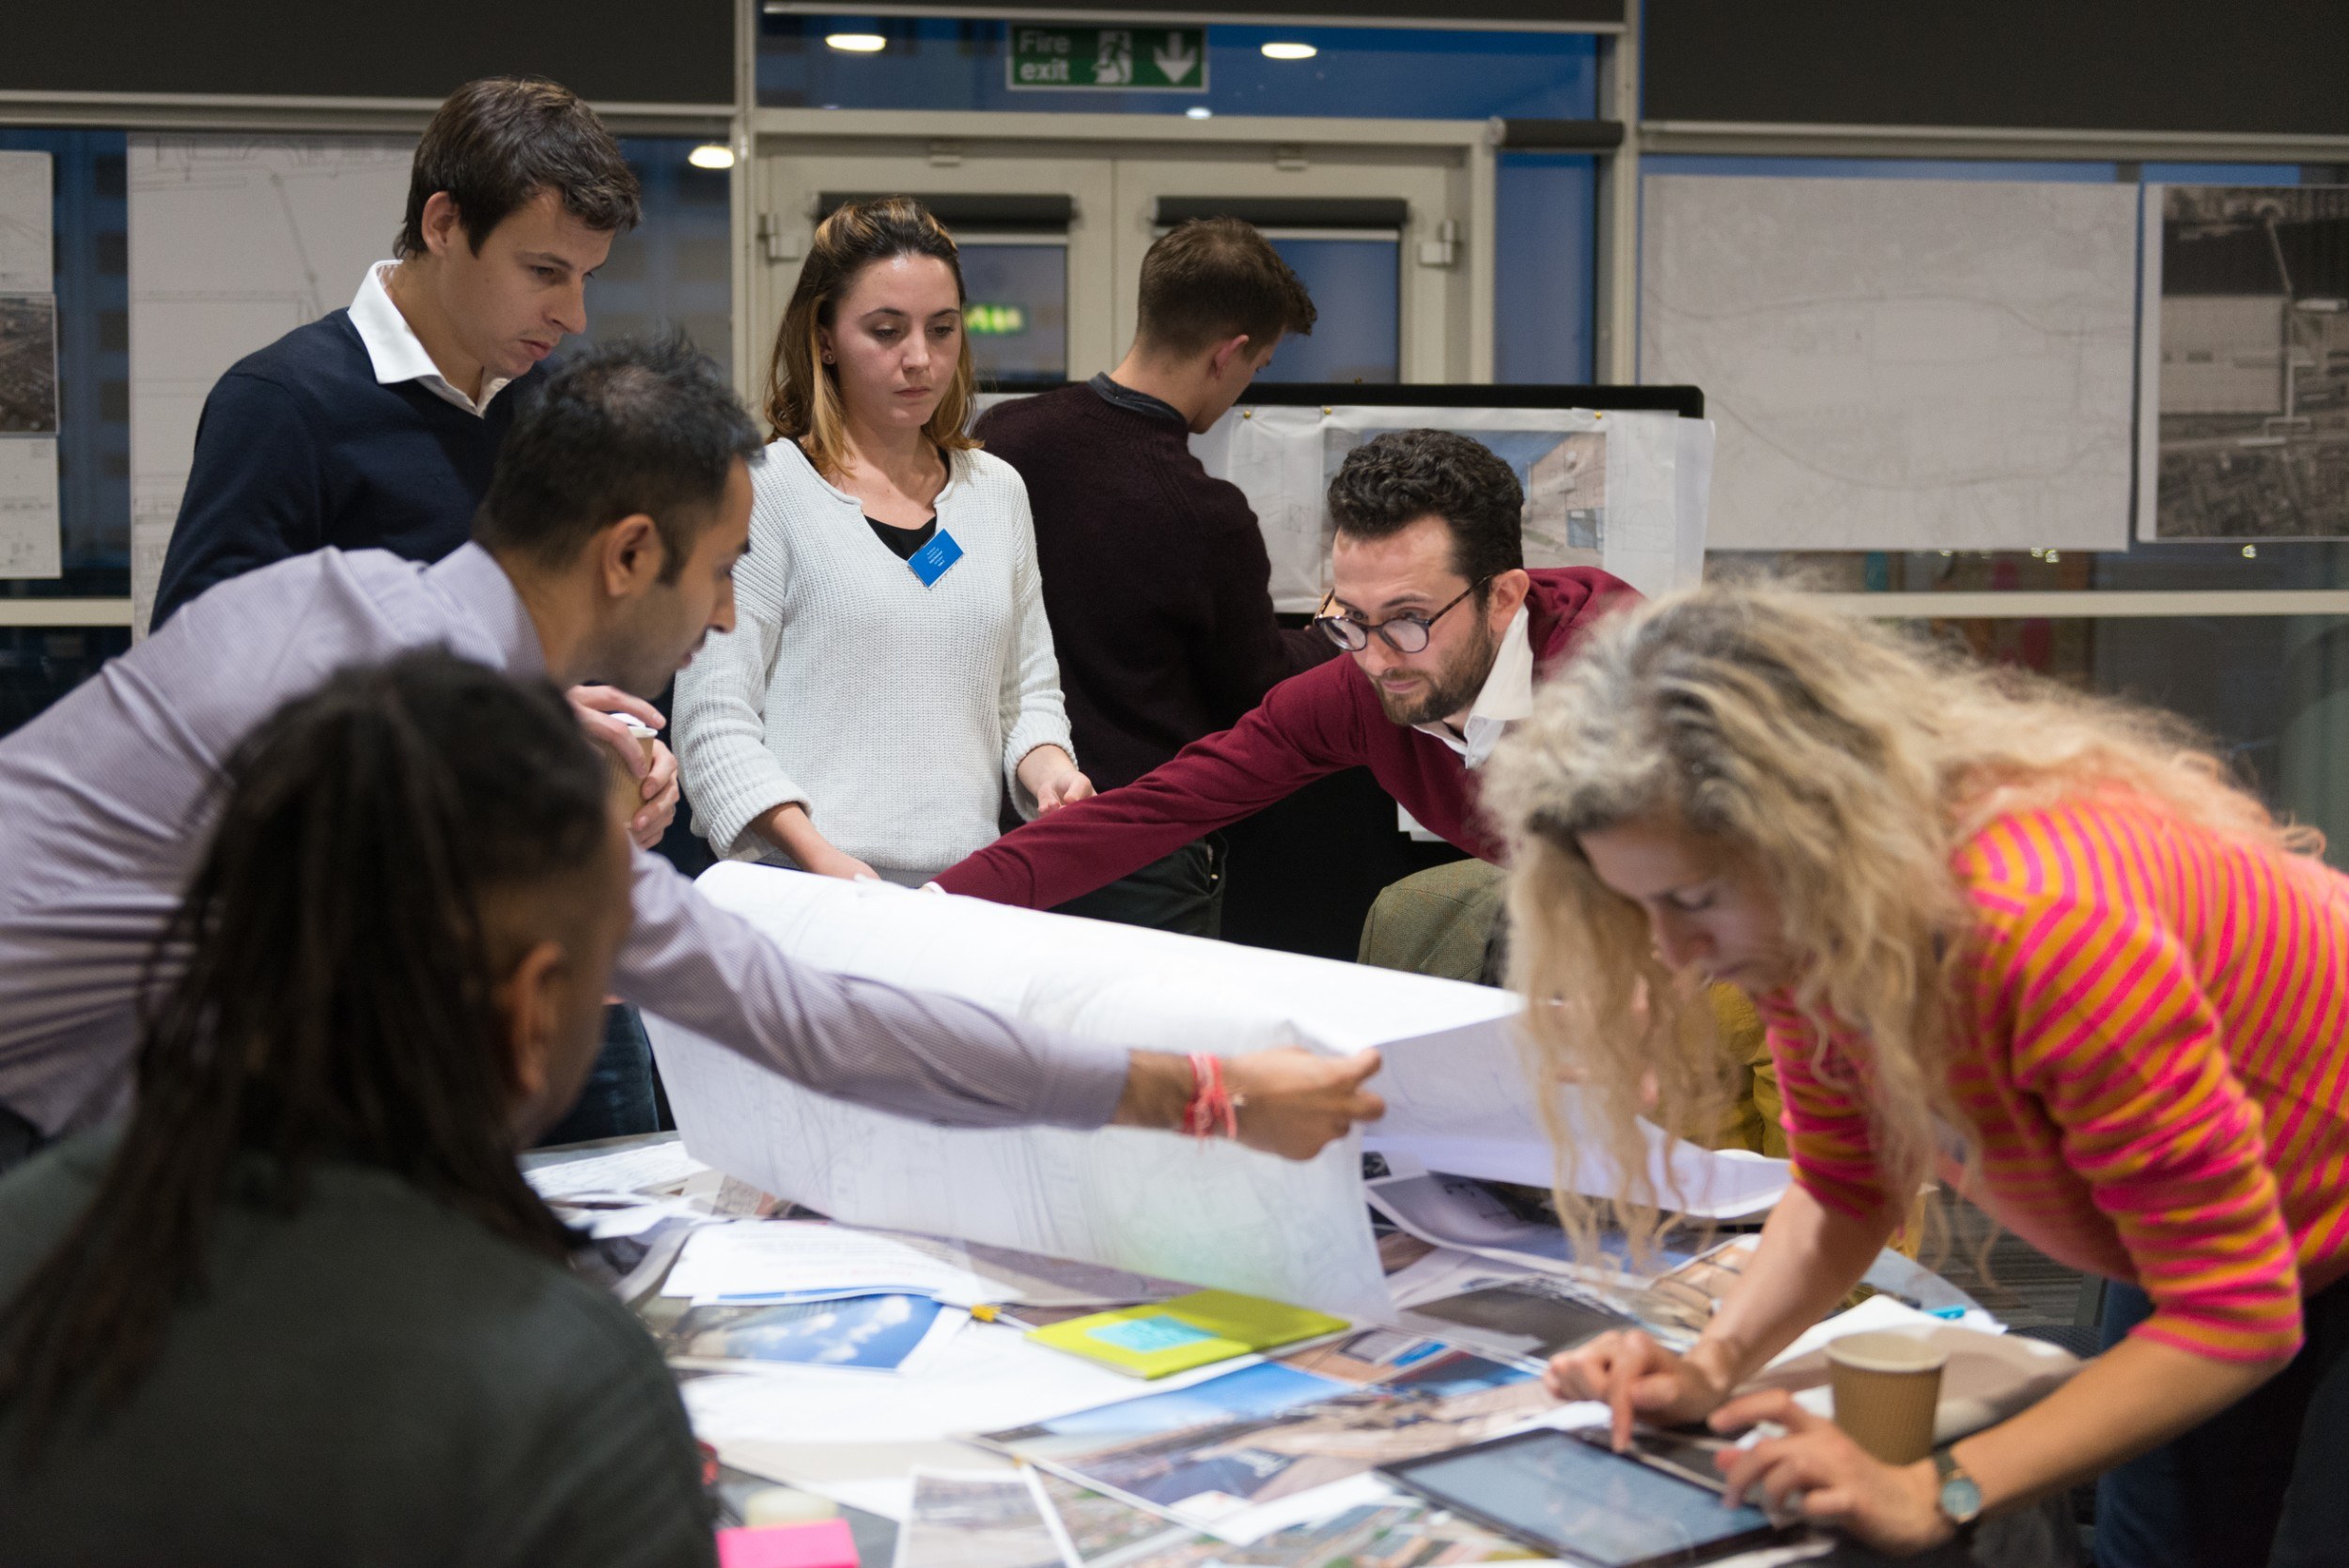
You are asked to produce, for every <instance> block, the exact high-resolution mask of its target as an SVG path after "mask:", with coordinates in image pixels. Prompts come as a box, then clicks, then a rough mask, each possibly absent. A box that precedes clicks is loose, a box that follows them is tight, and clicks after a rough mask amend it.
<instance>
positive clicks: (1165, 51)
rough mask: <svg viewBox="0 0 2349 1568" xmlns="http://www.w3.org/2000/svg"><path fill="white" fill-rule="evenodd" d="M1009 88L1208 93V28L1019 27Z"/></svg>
mask: <svg viewBox="0 0 2349 1568" xmlns="http://www.w3.org/2000/svg"><path fill="white" fill-rule="evenodd" d="M1003 77H1004V85H1007V86H1010V87H1012V88H1015V89H1019V88H1026V89H1029V90H1032V91H1044V92H1049V91H1051V90H1053V89H1055V88H1071V87H1073V88H1079V89H1081V90H1083V91H1086V92H1097V91H1099V90H1100V89H1102V88H1104V87H1108V88H1112V89H1115V90H1117V91H1121V92H1124V91H1131V90H1139V91H1142V92H1190V93H1195V92H1205V91H1206V87H1207V30H1206V28H1205V27H1057V26H1029V25H1026V24H1025V23H1013V24H1012V28H1011V52H1010V53H1009V54H1006V55H1005V56H1004V57H1003Z"/></svg>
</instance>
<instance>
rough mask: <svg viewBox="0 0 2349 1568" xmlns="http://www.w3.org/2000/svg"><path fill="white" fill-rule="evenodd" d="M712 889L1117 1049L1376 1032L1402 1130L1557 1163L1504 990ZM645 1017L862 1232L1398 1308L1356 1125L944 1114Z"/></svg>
mask: <svg viewBox="0 0 2349 1568" xmlns="http://www.w3.org/2000/svg"><path fill="white" fill-rule="evenodd" d="M698 885H699V887H700V890H701V892H702V893H703V894H704V895H705V896H707V897H708V898H709V899H710V900H711V901H712V902H713V903H715V904H717V905H719V906H720V907H721V908H726V909H730V910H732V911H733V912H735V913H736V914H739V915H740V916H742V917H743V918H745V919H746V920H748V921H750V922H751V923H752V924H754V925H755V926H757V927H758V928H759V929H760V930H761V931H763V932H765V933H766V934H767V935H768V936H770V938H772V939H774V940H775V941H776V943H777V944H778V945H780V946H781V947H782V948H783V950H784V951H785V952H786V953H787V954H789V955H791V956H792V957H793V958H795V959H797V960H799V961H800V962H801V963H804V964H807V965H810V966H812V967H814V968H817V969H820V970H831V971H833V972H836V973H843V974H853V975H859V976H863V977H865V978H868V979H874V980H883V981H888V982H890V983H892V984H894V985H899V986H906V987H908V988H910V989H916V990H924V991H929V992H933V993H937V994H940V995H944V996H951V997H956V998H959V999H961V1000H963V1001H973V1002H977V1003H979V1004H980V1005H982V1006H986V1007H989V1008H992V1009H994V1010H996V1011H998V1012H1001V1013H1004V1014H1007V1015H1010V1016H1013V1017H1021V1018H1025V1019H1028V1020H1030V1021H1033V1022H1035V1023H1040V1024H1045V1025H1049V1026H1050V1027H1052V1028H1055V1029H1059V1030H1063V1031H1066V1032H1069V1033H1072V1034H1078V1035H1082V1036H1087V1037H1090V1038H1093V1039H1097V1040H1103V1041H1107V1042H1110V1043H1112V1044H1114V1045H1121V1046H1127V1047H1130V1048H1143V1049H1155V1050H1168V1051H1176V1052H1189V1051H1196V1050H1208V1051H1214V1052H1216V1053H1217V1054H1219V1055H1222V1056H1226V1057H1230V1056H1243V1055H1246V1054H1248V1053H1250V1052H1252V1051H1257V1050H1263V1049H1266V1048H1270V1047H1274V1046H1281V1045H1290V1044H1296V1045H1302V1046H1305V1047H1307V1048H1312V1049H1315V1050H1318V1051H1322V1052H1325V1053H1329V1054H1332V1055H1350V1054H1352V1053H1354V1052H1357V1051H1361V1050H1364V1049H1368V1048H1373V1047H1377V1048H1380V1049H1381V1050H1382V1051H1383V1052H1384V1054H1385V1056H1386V1059H1387V1063H1388V1065H1387V1068H1386V1070H1385V1071H1384V1072H1382V1073H1381V1075H1380V1076H1379V1078H1378V1079H1377V1080H1375V1081H1374V1084H1373V1087H1375V1088H1377V1089H1378V1090H1379V1091H1380V1092H1381V1093H1382V1094H1385V1095H1386V1096H1387V1100H1388V1105H1389V1114H1388V1116H1387V1119H1386V1121H1385V1122H1383V1123H1381V1124H1379V1125H1378V1126H1377V1128H1376V1135H1377V1139H1378V1141H1379V1142H1380V1144H1381V1146H1384V1147H1387V1148H1391V1149H1392V1150H1394V1151H1396V1152H1398V1153H1400V1154H1405V1155H1408V1156H1411V1157H1417V1158H1422V1159H1425V1158H1428V1157H1431V1156H1432V1157H1435V1158H1436V1159H1438V1160H1439V1161H1440V1162H1441V1163H1440V1164H1439V1165H1438V1168H1439V1169H1443V1170H1457V1171H1459V1172H1461V1173H1464V1174H1470V1175H1479V1174H1483V1175H1494V1176H1508V1177H1511V1178H1512V1179H1517V1180H1532V1181H1537V1182H1543V1183H1546V1182H1547V1181H1548V1179H1549V1178H1548V1171H1549V1170H1550V1168H1551V1166H1550V1156H1549V1153H1548V1146H1547V1143H1546V1142H1545V1141H1544V1138H1543V1134H1542V1132H1541V1128H1540V1126H1539V1118H1538V1112H1537V1110H1536V1109H1535V1107H1534V1105H1533V1103H1532V1087H1531V1080H1530V1079H1529V1078H1528V1076H1527V1074H1526V1072H1525V1070H1524V1066H1523V1064H1522V1062H1521V1060H1520V1057H1519V1054H1518V1048H1517V1044H1516V1041H1515V1038H1514V1034H1513V1031H1512V1030H1511V1028H1510V1024H1511V1021H1512V1020H1513V1019H1514V1018H1515V1017H1516V1016H1517V1012H1518V1010H1519V1009H1518V1003H1517V1000H1516V999H1515V998H1514V997H1512V996H1511V995H1510V994H1509V993H1507V992H1504V991H1498V990H1493V989H1490V988H1487V987H1486V986H1469V985H1463V984H1460V983H1459V982H1456V981H1449V980H1436V979H1431V978H1428V977H1426V976H1423V975H1413V974H1405V973H1400V972H1397V971H1395V970H1381V969H1372V968H1367V967H1364V966H1361V965H1355V964H1346V963H1338V962H1334V961H1331V960H1329V959H1323V958H1307V957H1300V956H1298V955H1294V954H1286V953H1276V952H1272V951H1270V950H1268V949H1263V948H1252V947H1243V946H1239V945H1237V944H1236V943H1226V942H1218V941H1208V940H1205V939H1198V938H1191V937H1177V936H1170V935H1168V934H1166V933H1163V932H1157V931H1145V930H1141V929H1138V928H1136V927H1133V926H1126V925H1112V924H1104V923H1102V922H1098V921H1090V920H1079V919H1075V918H1073V917H1070V916H1066V915H1053V914H1047V913H1043V912H1040V911H1036V910H1030V909H1017V908H1007V907H1005V906H1003V905H998V904H989V903H987V902H984V901H982V900H977V899H967V898H956V897H951V896H941V895H940V894H937V893H912V892H909V891H907V890H905V889H902V888H897V887H893V886H890V885H888V884H885V883H848V882H841V881H836V880H833V879H831V878H828V877H810V876H803V875H801V874H799V873H796V872H789V871H781V870H776V869H774V868H771V867H765V866H753V865H743V864H739V863H728V864H723V865H719V866H716V867H714V868H712V869H711V870H710V871H708V873H706V874H705V875H704V876H703V877H702V878H701V880H700V883H699V884H698ZM646 1024H647V1026H648V1028H649V1031H650V1032H651V1035H652V1042H653V1048H654V1050H655V1052H656V1054H657V1055H658V1056H659V1058H660V1062H661V1078H662V1079H663V1081H664V1083H665V1084H666V1086H667V1089H668V1094H669V1101H670V1104H671V1106H672V1108H673V1109H674V1110H675V1111H676V1113H677V1126H678V1129H679V1130H680V1131H681V1132H682V1134H683V1135H684V1140H685V1143H686V1146H687V1147H688V1148H689V1149H690V1150H691V1151H692V1153H693V1154H694V1155H695V1156H696V1157H699V1158H701V1159H704V1160H707V1161H708V1162H709V1163H710V1164H711V1165H714V1166H716V1167H717V1168H719V1169H720V1170H722V1171H724V1172H727V1173H728V1174H730V1175H734V1176H737V1177H739V1178H740V1179H741V1180H743V1181H746V1182H751V1183H754V1185H756V1186H757V1187H759V1188H762V1189H763V1190H765V1191H768V1192H771V1193H773V1194H775V1195H776V1196H778V1197H784V1198H790V1199H793V1200H796V1201H797V1202H800V1203H806V1204H808V1205H810V1206H812V1207H814V1208H817V1209H818V1210H821V1211H822V1212H824V1213H826V1214H829V1215H831V1216H832V1217H833V1218H834V1219H840V1220H843V1221H846V1222H848V1223H852V1224H859V1225H873V1226H882V1227H887V1228H891V1229H898V1230H910V1231H922V1232H928V1233H932V1234H942V1235H952V1236H958V1237H962V1238H965V1239H968V1240H973V1241H982V1242H990V1243H994V1244H996V1245H1000V1246H1007V1247H1017V1248H1021V1249H1024V1250H1029V1251H1034V1252H1041V1253H1045V1254H1048V1255H1050V1256H1055V1257H1066V1258H1079V1259H1082V1260H1085V1261H1087V1262H1091V1263H1097V1264H1103V1265H1109V1266H1112V1267H1117V1268H1128V1269H1133V1270H1136V1271H1138V1272H1142V1273H1148V1274H1157V1275H1162V1276H1165V1277H1167V1278H1170V1279H1175V1280H1184V1281H1191V1282H1194V1283H1197V1284H1202V1285H1215V1286H1221V1287H1222V1288H1224V1289H1228V1290H1241V1291H1247V1292H1250V1293H1252V1294H1253V1295H1258V1296H1270V1297H1272V1298H1274V1299H1276V1300H1283V1301H1293V1302H1299V1303H1301V1304H1304V1305H1309V1306H1314V1307H1318V1308H1322V1309H1323V1310H1325V1311H1329V1312H1341V1313H1345V1314H1346V1315H1348V1316H1353V1317H1365V1316H1373V1317H1375V1316H1383V1315H1385V1314H1386V1313H1387V1312H1388V1311H1389V1308H1390V1303H1389V1298H1388V1296H1387V1291H1386V1285H1385V1281H1384V1276H1383V1275H1382V1273H1381V1271H1380V1268H1379V1265H1378V1258H1377V1249H1376V1246H1375V1245H1374V1243H1373V1240H1372V1236H1371V1232H1370V1226H1369V1220H1368V1218H1367V1214H1368V1211H1367V1209H1366V1207H1365V1204H1364V1202H1363V1198H1362V1189H1361V1144H1360V1141H1358V1140H1357V1139H1355V1138H1347V1139H1343V1140H1340V1141H1337V1142H1335V1143H1332V1144H1331V1145H1330V1147H1329V1148H1328V1149H1326V1150H1324V1151H1323V1152H1322V1154H1321V1155H1320V1156H1319V1157H1317V1158H1315V1159H1313V1160H1310V1161H1304V1162H1297V1161H1290V1160H1284V1159H1280V1158H1277V1157H1273V1156H1270V1155H1264V1154H1258V1153H1256V1152H1254V1151H1252V1150H1249V1149H1245V1148H1241V1147H1239V1146H1237V1145H1236V1144H1233V1143H1230V1142H1227V1141H1221V1140H1210V1141H1206V1142H1200V1141H1194V1140H1191V1139H1189V1138H1182V1137H1175V1136H1170V1135H1168V1134H1166V1133H1163V1132H1152V1131H1143V1130H1140V1129H1135V1128H1129V1127H1106V1128H1103V1129H1101V1130H1099V1131H1096V1132H1072V1131H1068V1130H1066V1129H1062V1128H1055V1127H1027V1128H1017V1129H1008V1130H979V1129H964V1128H944V1127H935V1126H928V1125H926V1124H924V1123H919V1122H914V1121H910V1120H906V1119H904V1118H900V1117H896V1116H892V1115H889V1114H887V1113H885V1112H882V1111H878V1110H868V1109H866V1108H864V1107H862V1106H855V1105H849V1104H847V1103H845V1102H842V1101H839V1100H835V1099H832V1098H829V1097H827V1096H824V1095H820V1094H814V1093H812V1092H810V1091H808V1090H806V1089H802V1088H801V1087H800V1086H799V1085H797V1084H794V1083H791V1082H789V1081H788V1080H786V1079H783V1078H781V1077H779V1076H778V1075H776V1074H774V1073H772V1072H770V1071H768V1070H767V1069H766V1068H764V1067H761V1066H759V1065H757V1064H755V1063H752V1062H750V1061H749V1060H747V1059H745V1058H744V1057H742V1056H740V1055H739V1054H737V1053H736V1052H734V1051H732V1050H730V1049H727V1048H723V1047H721V1046H718V1045H716V1044H715V1043H713V1042H711V1041H709V1040H707V1039H705V1038H703V1037H701V1036H700V1035H697V1034H694V1033H692V1032H690V1031H687V1030H682V1029H679V1028H677V1027H676V1026H674V1025H672V1024H670V1023H668V1022H667V1021H666V1020H664V1019H661V1018H659V1017H652V1016H649V1015H648V1016H647V1017H646ZM1657 1137H1658V1139H1659V1140H1660V1139H1661V1135H1660V1134H1659V1135H1657ZM1658 1153H1659V1156H1666V1155H1668V1156H1670V1157H1672V1160H1673V1164H1674V1166H1675V1171H1674V1175H1675V1176H1682V1177H1683V1180H1682V1182H1681V1185H1682V1186H1683V1187H1684V1188H1686V1189H1688V1191H1690V1192H1691V1193H1693V1194H1694V1198H1693V1200H1692V1201H1691V1202H1690V1203H1689V1204H1688V1206H1689V1207H1691V1208H1703V1209H1707V1210H1710V1211H1712V1212H1717V1213H1731V1212H1739V1211H1741V1209H1742V1210H1746V1211H1750V1209H1751V1208H1752V1207H1754V1206H1755V1204H1756V1203H1757V1202H1758V1203H1759V1204H1760V1206H1763V1207H1766V1206H1767V1202H1768V1201H1769V1199H1770V1198H1773V1197H1775V1194H1776V1191H1778V1190H1782V1188H1783V1186H1784V1182H1783V1166H1782V1165H1779V1164H1778V1163H1777V1162H1756V1164H1757V1165H1759V1166H1760V1167H1761V1168H1760V1169H1758V1170H1756V1169H1750V1168H1747V1167H1738V1168H1735V1169H1731V1170H1727V1171H1721V1170H1717V1169H1716V1167H1715V1162H1714V1160H1713V1157H1709V1156H1705V1155H1703V1152H1702V1151H1698V1150H1695V1149H1693V1148H1692V1147H1691V1146H1690V1145H1688V1144H1675V1145H1671V1146H1670V1147H1669V1148H1667V1147H1666V1146H1665V1143H1664V1142H1659V1145H1658ZM1682 1167H1685V1168H1686V1174H1684V1172H1683V1171H1682V1169H1680V1168H1682ZM1575 1177H1576V1179H1577V1182H1578V1185H1582V1183H1583V1180H1584V1179H1585V1178H1588V1179H1590V1180H1593V1181H1597V1180H1602V1179H1606V1178H1607V1173H1606V1172H1598V1171H1591V1172H1576V1173H1575ZM1757 1182H1758V1183H1759V1187H1758V1188H1757V1186H1756V1184H1757ZM1708 1183H1710V1184H1712V1185H1710V1186H1707V1185H1706V1184H1708ZM1757 1192H1759V1194H1760V1196H1759V1197H1758V1199H1757Z"/></svg>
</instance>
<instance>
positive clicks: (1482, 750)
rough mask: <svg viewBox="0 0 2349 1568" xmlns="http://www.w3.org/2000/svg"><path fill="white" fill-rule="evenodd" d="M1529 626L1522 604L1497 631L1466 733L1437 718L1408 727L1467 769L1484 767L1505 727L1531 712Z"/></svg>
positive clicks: (1530, 635) (1531, 678)
mask: <svg viewBox="0 0 2349 1568" xmlns="http://www.w3.org/2000/svg"><path fill="white" fill-rule="evenodd" d="M1530 625H1531V623H1530V622H1529V621H1528V619H1527V617H1526V613H1525V607H1524V606H1523V605H1519V606H1518V607H1517V614H1516V615H1515V616H1513V617H1512V618H1511V619H1510V622H1509V629H1508V630H1506V631H1504V632H1502V633H1501V651H1500V652H1499V653H1497V654H1495V655H1494V656H1493V667H1492V670H1491V672H1490V673H1489V674H1487V675H1486V676H1485V688H1484V690H1483V691H1479V692H1477V693H1476V704H1475V706H1473V707H1470V709H1469V716H1468V728H1467V733H1466V734H1464V735H1455V734H1453V733H1452V726H1451V725H1450V724H1447V723H1445V722H1443V721H1442V720H1440V719H1439V720H1437V721H1436V722H1434V723H1432V724H1414V725H1412V726H1411V727H1412V728H1413V729H1416V730H1418V731H1419V732H1420V733H1421V734H1422V735H1432V736H1434V737H1436V738H1437V739H1439V740H1440V741H1442V742H1443V743H1444V744H1445V745H1447V746H1449V747H1451V748H1452V749H1453V750H1454V751H1455V752H1456V753H1459V755H1460V759H1461V760H1462V761H1463V762H1466V763H1467V764H1468V765H1469V766H1470V768H1482V767H1484V766H1485V759H1486V757H1489V756H1491V755H1492V754H1493V748H1494V747H1495V746H1498V745H1499V744H1501V736H1502V735H1504V734H1505V733H1507V731H1508V728H1509V726H1510V725H1511V724H1513V723H1515V722H1517V721H1518V720H1519V719H1522V718H1524V717H1525V716H1526V715H1527V714H1529V713H1531V712H1532V711H1533V639H1532V631H1531V630H1530V629H1529V628H1530Z"/></svg>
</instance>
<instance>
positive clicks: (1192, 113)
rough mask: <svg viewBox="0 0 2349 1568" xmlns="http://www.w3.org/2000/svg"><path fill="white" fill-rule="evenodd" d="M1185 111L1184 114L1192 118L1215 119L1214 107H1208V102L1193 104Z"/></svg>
mask: <svg viewBox="0 0 2349 1568" xmlns="http://www.w3.org/2000/svg"><path fill="white" fill-rule="evenodd" d="M1183 113H1184V115H1185V116H1188V117H1190V118H1191V119H1213V118H1215V111H1214V110H1213V109H1210V108H1208V107H1207V106H1206V104H1204V103H1194V104H1192V105H1191V106H1190V108H1188V109H1186V110H1184V111H1183Z"/></svg>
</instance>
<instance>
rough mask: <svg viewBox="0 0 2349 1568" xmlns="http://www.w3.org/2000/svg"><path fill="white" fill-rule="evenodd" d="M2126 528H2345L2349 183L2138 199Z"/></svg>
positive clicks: (2317, 534) (2309, 534) (2201, 532)
mask: <svg viewBox="0 0 2349 1568" xmlns="http://www.w3.org/2000/svg"><path fill="white" fill-rule="evenodd" d="M2143 271H2144V276H2145V299H2146V308H2145V311H2144V315H2143V318H2142V324H2141V332H2142V334H2143V341H2142V344H2141V346H2140V349H2139V361H2138V363H2139V376H2140V378H2141V384H2140V386H2139V397H2138V503H2137V505H2138V513H2137V522H2138V536H2139V537H2140V538H2143V539H2149V540H2150V539H2158V540H2163V541H2169V542H2177V541H2183V540H2188V539H2209V540H2215V541H2222V542H2226V543H2230V544H2241V543H2245V542H2247V541H2250V540H2260V539H2338V538H2344V537H2349V186H2339V185H2335V186H2253V185H2166V186H2153V187H2149V188H2148V190H2147V192H2146V201H2145V228H2144V259H2143Z"/></svg>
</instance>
